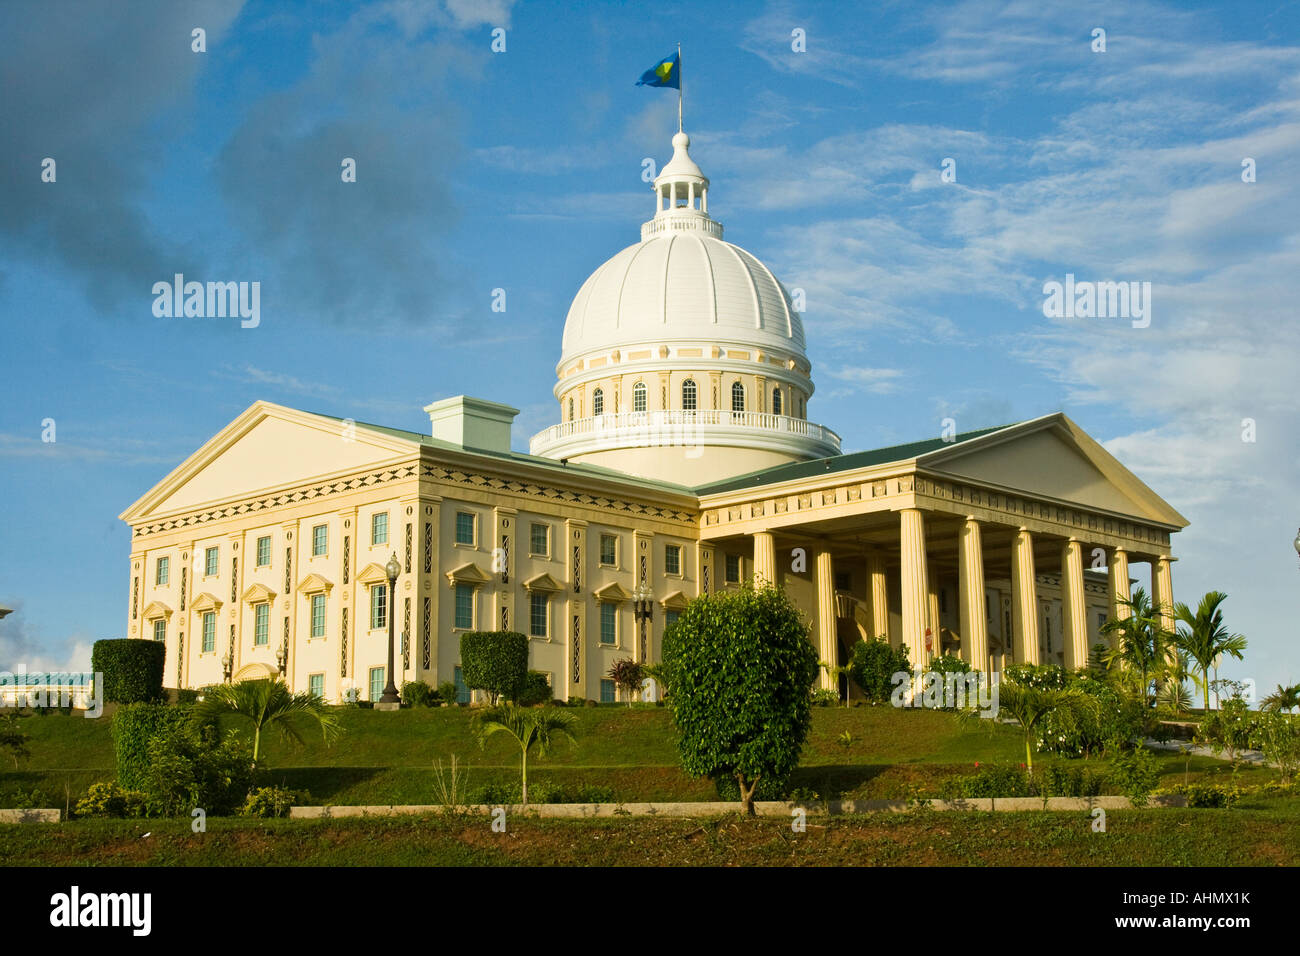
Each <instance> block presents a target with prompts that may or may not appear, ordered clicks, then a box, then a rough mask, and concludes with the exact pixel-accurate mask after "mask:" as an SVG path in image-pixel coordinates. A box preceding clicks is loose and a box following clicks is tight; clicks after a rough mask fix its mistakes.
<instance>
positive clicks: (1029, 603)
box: [1011, 528, 1039, 664]
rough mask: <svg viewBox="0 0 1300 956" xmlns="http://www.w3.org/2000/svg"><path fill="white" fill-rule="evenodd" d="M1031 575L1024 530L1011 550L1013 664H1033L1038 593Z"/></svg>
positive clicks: (1028, 541)
mask: <svg viewBox="0 0 1300 956" xmlns="http://www.w3.org/2000/svg"><path fill="white" fill-rule="evenodd" d="M1035 581H1036V579H1035V574H1034V538H1033V536H1032V535H1031V534H1030V533H1029V530H1028V529H1027V528H1021V529H1020V530H1019V531H1018V532H1017V533H1016V540H1015V543H1014V544H1013V545H1012V547H1011V630H1012V633H1013V634H1014V635H1015V636H1014V641H1015V649H1016V650H1015V655H1016V663H1017V664H1037V663H1039V654H1038V594H1037V587H1036V583H1035Z"/></svg>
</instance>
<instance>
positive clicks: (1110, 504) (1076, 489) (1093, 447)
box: [917, 413, 1188, 528]
mask: <svg viewBox="0 0 1300 956" xmlns="http://www.w3.org/2000/svg"><path fill="white" fill-rule="evenodd" d="M917 464H918V466H920V467H922V468H924V469H925V470H926V471H928V472H930V473H932V474H942V475H950V476H952V477H954V478H965V479H969V480H971V481H974V482H977V483H979V484H982V485H985V486H989V487H994V488H1002V489H1015V490H1017V491H1023V492H1026V493H1029V494H1033V495H1040V496H1042V497H1045V498H1052V499H1056V500H1058V501H1065V502H1073V503H1075V504H1078V505H1079V506H1081V507H1083V508H1090V509H1096V510H1098V511H1108V512H1112V513H1114V514H1119V515H1126V516H1129V517H1133V518H1138V519H1142V520H1145V521H1151V522H1155V523H1158V524H1164V525H1169V526H1172V527H1177V528H1182V527H1186V526H1187V523H1188V522H1187V519H1186V518H1184V517H1183V516H1182V515H1181V514H1179V513H1178V512H1177V511H1176V510H1174V508H1173V507H1172V506H1171V505H1170V504H1169V503H1168V502H1166V501H1165V500H1164V499H1162V498H1161V497H1160V496H1159V495H1157V494H1156V493H1155V492H1154V491H1152V490H1151V489H1150V488H1149V487H1147V486H1146V485H1145V484H1144V483H1143V482H1142V481H1141V480H1140V479H1139V478H1138V477H1137V476H1136V475H1134V474H1133V473H1132V472H1131V471H1129V470H1128V469H1127V468H1125V467H1124V466H1123V465H1122V464H1120V462H1119V460H1118V459H1116V458H1115V456H1113V455H1112V454H1110V452H1108V451H1106V449H1105V448H1103V447H1102V446H1101V445H1100V444H1099V443H1098V442H1097V441H1096V440H1094V439H1093V438H1092V437H1091V436H1089V435H1088V434H1087V433H1086V432H1084V431H1083V429H1081V428H1080V427H1079V426H1078V425H1076V424H1075V423H1074V422H1072V421H1070V419H1068V418H1066V417H1065V416H1064V415H1061V414H1059V413H1058V414H1055V415H1049V416H1046V417H1045V418H1039V419H1035V420H1033V421H1030V422H1024V423H1022V424H1020V425H1015V426H1012V427H1010V428H1005V429H1002V430H1000V431H997V432H993V433H991V434H989V435H984V436H981V437H980V438H976V439H972V440H970V441H965V442H962V443H960V444H957V445H954V446H953V447H952V448H944V449H940V450H938V451H934V452H930V453H928V454H925V455H921V456H919V457H918V458H917Z"/></svg>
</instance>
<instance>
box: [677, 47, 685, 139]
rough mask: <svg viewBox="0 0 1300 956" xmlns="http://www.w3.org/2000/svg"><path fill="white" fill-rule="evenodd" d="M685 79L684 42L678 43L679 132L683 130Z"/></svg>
mask: <svg viewBox="0 0 1300 956" xmlns="http://www.w3.org/2000/svg"><path fill="white" fill-rule="evenodd" d="M685 82H686V81H685V80H683V79H682V44H681V42H680V41H678V43H677V132H679V133H680V132H681V131H682V90H683V88H684V87H685Z"/></svg>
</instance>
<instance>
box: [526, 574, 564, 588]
mask: <svg viewBox="0 0 1300 956" xmlns="http://www.w3.org/2000/svg"><path fill="white" fill-rule="evenodd" d="M524 587H525V588H527V589H528V590H529V591H563V590H564V585H563V584H561V583H560V582H559V581H557V580H555V578H553V577H551V576H550V575H549V574H546V573H544V572H543V573H542V574H538V575H534V576H533V577H531V578H529V579H528V580H527V581H525V582H524Z"/></svg>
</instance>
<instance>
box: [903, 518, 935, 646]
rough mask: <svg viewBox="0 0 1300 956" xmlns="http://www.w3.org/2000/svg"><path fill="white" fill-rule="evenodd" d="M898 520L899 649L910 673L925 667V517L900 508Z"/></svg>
mask: <svg viewBox="0 0 1300 956" xmlns="http://www.w3.org/2000/svg"><path fill="white" fill-rule="evenodd" d="M898 516H899V546H900V556H901V565H902V574H901V576H900V577H901V582H900V583H901V584H902V596H903V604H902V612H903V636H902V640H903V646H904V647H906V648H907V655H908V656H907V659H908V663H909V664H910V665H911V666H912V668H913V669H914V670H921V669H923V668H925V667H926V665H927V664H929V659H928V658H927V657H926V656H925V618H926V580H927V574H926V566H925V517H924V516H923V515H922V513H921V511H920V509H917V508H904V509H902V510H901V511H899V513H898Z"/></svg>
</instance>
